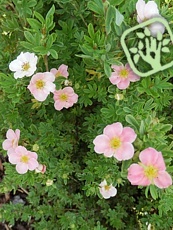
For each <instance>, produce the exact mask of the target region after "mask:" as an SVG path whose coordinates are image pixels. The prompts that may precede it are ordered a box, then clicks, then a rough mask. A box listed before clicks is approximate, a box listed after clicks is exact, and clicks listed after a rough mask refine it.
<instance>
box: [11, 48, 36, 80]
mask: <svg viewBox="0 0 173 230" xmlns="http://www.w3.org/2000/svg"><path fill="white" fill-rule="evenodd" d="M37 59H38V58H37V56H36V55H35V54H34V53H29V52H26V53H23V52H21V53H20V55H19V56H18V57H17V59H15V60H13V61H12V62H11V63H10V65H9V69H10V70H11V71H13V72H15V73H14V78H15V79H17V78H22V77H24V76H27V77H29V76H31V75H33V74H34V72H35V71H36V68H37V67H36V64H37Z"/></svg>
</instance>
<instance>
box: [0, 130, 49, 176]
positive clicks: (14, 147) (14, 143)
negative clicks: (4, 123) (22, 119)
mask: <svg viewBox="0 0 173 230" xmlns="http://www.w3.org/2000/svg"><path fill="white" fill-rule="evenodd" d="M6 137H7V139H6V140H5V141H4V142H3V143H2V147H3V149H4V150H7V155H8V159H9V162H10V163H11V164H14V165H16V171H17V172H18V173H19V174H24V173H26V172H27V171H28V170H30V171H33V170H37V172H38V170H40V171H41V172H42V173H44V172H45V171H46V166H45V165H44V166H43V165H41V164H39V163H38V160H37V158H38V155H37V153H35V152H31V151H28V150H27V149H26V148H25V147H24V146H21V145H18V142H19V139H20V130H19V129H16V130H15V131H13V130H12V129H9V130H8V131H7V133H6ZM42 166H43V168H44V169H42Z"/></svg>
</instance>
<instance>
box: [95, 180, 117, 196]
mask: <svg viewBox="0 0 173 230" xmlns="http://www.w3.org/2000/svg"><path fill="white" fill-rule="evenodd" d="M99 186H100V187H99V191H100V193H101V195H102V196H103V197H104V198H105V199H109V198H110V197H114V196H116V194H117V189H116V188H115V187H114V186H112V184H111V185H107V182H106V180H104V181H102V182H101V183H100V184H99Z"/></svg>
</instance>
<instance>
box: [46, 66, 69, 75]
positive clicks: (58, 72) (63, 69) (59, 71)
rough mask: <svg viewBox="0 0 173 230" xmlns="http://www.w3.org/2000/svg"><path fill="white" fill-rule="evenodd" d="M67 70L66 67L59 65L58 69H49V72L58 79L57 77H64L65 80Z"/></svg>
mask: <svg viewBox="0 0 173 230" xmlns="http://www.w3.org/2000/svg"><path fill="white" fill-rule="evenodd" d="M67 69H68V66H67V65H64V64H62V65H60V66H59V68H58V69H55V68H53V69H51V70H50V72H51V73H53V74H54V75H55V77H59V76H62V77H65V78H67V77H68V75H69V73H68V71H67Z"/></svg>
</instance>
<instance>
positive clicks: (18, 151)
mask: <svg viewBox="0 0 173 230" xmlns="http://www.w3.org/2000/svg"><path fill="white" fill-rule="evenodd" d="M37 157H38V156H37V154H36V153H35V152H30V151H28V150H27V149H26V148H25V147H23V146H18V147H16V148H15V149H10V154H9V162H10V163H11V164H15V165H16V171H17V172H18V173H20V174H24V173H26V172H27V171H28V170H30V171H33V170H34V169H36V168H37V167H38V165H39V164H38V161H37Z"/></svg>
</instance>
